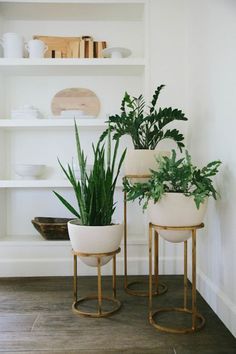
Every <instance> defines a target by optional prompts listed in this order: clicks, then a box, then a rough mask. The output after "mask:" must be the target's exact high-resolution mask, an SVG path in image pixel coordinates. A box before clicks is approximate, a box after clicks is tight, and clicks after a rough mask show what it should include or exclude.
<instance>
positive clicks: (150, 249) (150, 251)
mask: <svg viewBox="0 0 236 354" xmlns="http://www.w3.org/2000/svg"><path fill="white" fill-rule="evenodd" d="M148 249H149V321H151V319H152V224H151V223H149V243H148Z"/></svg>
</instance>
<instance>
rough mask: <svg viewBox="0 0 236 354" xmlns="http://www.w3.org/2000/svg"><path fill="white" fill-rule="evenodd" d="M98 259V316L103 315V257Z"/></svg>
mask: <svg viewBox="0 0 236 354" xmlns="http://www.w3.org/2000/svg"><path fill="white" fill-rule="evenodd" d="M97 259H98V314H99V315H101V313H102V280H101V257H97Z"/></svg>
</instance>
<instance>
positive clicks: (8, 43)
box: [0, 32, 24, 58]
mask: <svg viewBox="0 0 236 354" xmlns="http://www.w3.org/2000/svg"><path fill="white" fill-rule="evenodd" d="M0 44H1V45H2V47H3V56H4V58H23V55H24V39H23V37H22V36H21V35H19V34H18V33H11V32H8V33H4V34H3V36H2V39H0Z"/></svg>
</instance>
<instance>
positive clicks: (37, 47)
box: [25, 39, 48, 58]
mask: <svg viewBox="0 0 236 354" xmlns="http://www.w3.org/2000/svg"><path fill="white" fill-rule="evenodd" d="M25 48H26V50H27V51H28V52H29V58H43V57H44V53H45V52H46V51H47V50H48V46H47V45H45V43H44V42H43V41H41V40H40V39H31V40H30V41H29V42H28V43H27V44H26V45H25Z"/></svg>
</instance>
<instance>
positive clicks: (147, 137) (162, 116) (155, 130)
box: [104, 85, 187, 151]
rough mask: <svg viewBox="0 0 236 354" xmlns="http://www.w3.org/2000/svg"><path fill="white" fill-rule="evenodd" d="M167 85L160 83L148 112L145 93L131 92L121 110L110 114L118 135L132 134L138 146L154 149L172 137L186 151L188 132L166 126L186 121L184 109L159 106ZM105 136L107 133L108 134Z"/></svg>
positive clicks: (112, 124)
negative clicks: (185, 133) (159, 100)
mask: <svg viewBox="0 0 236 354" xmlns="http://www.w3.org/2000/svg"><path fill="white" fill-rule="evenodd" d="M164 86H165V85H161V86H159V87H157V89H156V90H155V92H154V94H153V97H152V101H151V105H150V107H148V111H147V113H146V112H145V100H144V97H143V95H140V96H139V97H138V98H136V97H132V96H130V95H129V94H128V93H127V92H126V93H125V95H124V98H123V100H122V103H121V108H120V110H121V114H120V115H119V114H116V115H113V116H110V117H109V125H110V128H111V130H112V131H113V132H114V139H119V138H120V137H121V136H123V135H129V136H130V137H131V139H132V142H133V145H134V148H135V149H149V150H154V149H155V148H156V146H157V144H158V143H159V142H160V141H161V140H164V139H172V140H174V141H175V142H176V143H177V146H178V147H179V149H180V150H181V151H182V148H183V147H184V143H183V140H184V136H183V134H181V133H180V132H179V130H177V129H166V126H167V125H168V124H169V123H171V122H173V121H175V120H183V121H186V120H187V118H186V117H185V115H184V113H183V112H182V111H181V110H179V109H177V108H175V109H173V108H171V107H169V108H159V109H157V108H156V105H157V101H158V97H159V94H160V92H161V90H162V89H163V88H164ZM104 136H105V134H104Z"/></svg>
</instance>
